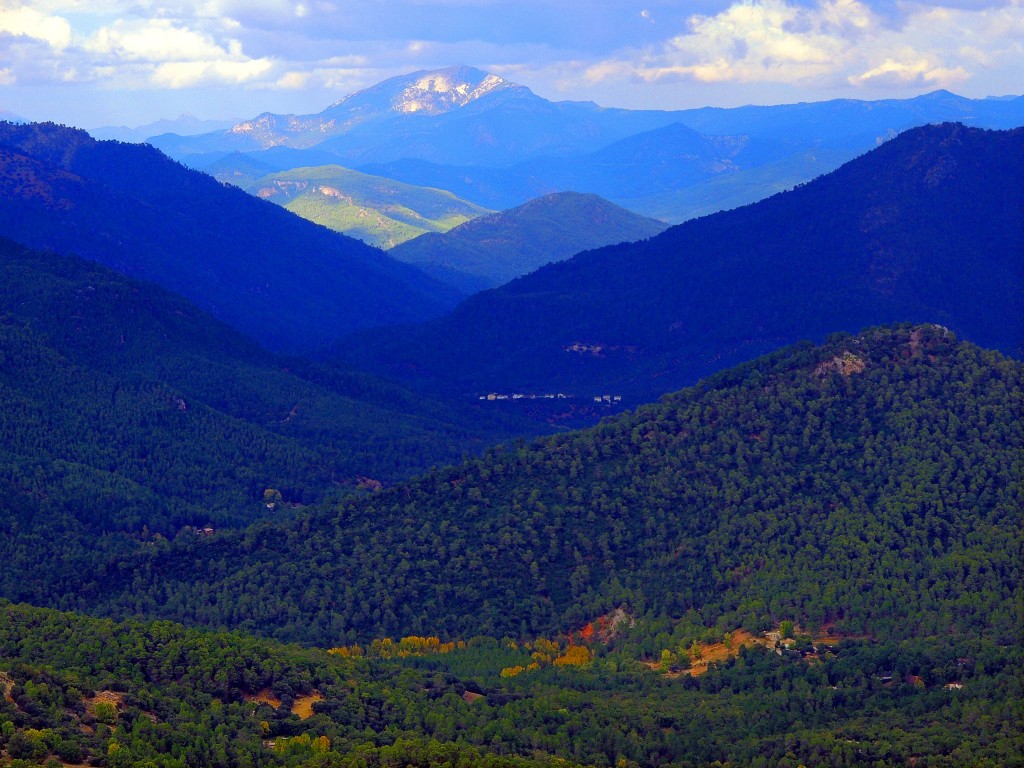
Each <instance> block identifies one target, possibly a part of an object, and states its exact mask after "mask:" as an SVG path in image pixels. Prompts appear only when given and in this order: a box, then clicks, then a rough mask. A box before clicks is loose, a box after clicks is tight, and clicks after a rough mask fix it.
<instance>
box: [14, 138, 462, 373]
mask: <svg viewBox="0 0 1024 768" xmlns="http://www.w3.org/2000/svg"><path fill="white" fill-rule="evenodd" d="M0 169H2V174H0V185H2V186H0V236H6V237H9V238H11V239H12V240H15V241H18V242H22V243H24V244H26V245H28V246H30V247H33V248H37V249H50V250H53V251H56V252H58V253H74V254H77V255H79V256H82V257H85V258H89V259H92V260H94V261H98V262H100V263H102V264H105V265H107V266H109V267H111V268H113V269H116V270H117V271H119V272H122V273H124V274H127V275H131V276H133V277H136V278H141V279H145V280H149V281H152V282H155V283H158V284H160V285H162V286H164V287H165V288H168V289H170V290H172V291H175V292H177V293H179V294H181V295H183V296H185V297H187V298H189V299H191V300H192V301H194V302H195V303H196V304H197V305H199V306H200V307H201V308H203V309H204V310H206V311H208V312H210V313H211V314H213V315H214V316H216V317H218V318H219V319H221V320H223V321H225V322H227V323H229V324H230V325H233V326H234V327H235V328H237V329H239V330H241V331H243V332H244V333H247V334H248V335H250V336H251V337H252V338H255V339H257V340H258V341H259V342H260V343H261V344H263V345H265V346H267V347H269V348H273V349H277V350H284V351H288V352H293V353H294V352H299V351H304V350H305V351H308V350H311V349H314V348H316V347H318V346H320V345H323V344H327V343H329V342H331V341H332V340H335V339H337V338H339V337H340V336H342V335H343V334H345V333H347V332H350V331H352V330H355V329H358V328H365V327H370V326H374V325H385V324H391V323H396V322H411V321H415V320H424V319H426V318H428V317H431V316H436V315H439V314H441V313H442V312H443V311H444V310H446V309H449V308H451V307H452V306H453V305H454V304H455V303H456V301H457V300H458V298H459V296H460V294H458V293H457V292H455V291H454V290H453V289H451V288H449V287H447V286H445V285H443V284H441V283H439V282H436V281H435V280H433V279H431V278H429V277H427V276H426V275H424V274H423V273H422V272H420V271H419V270H416V269H415V268H413V267H410V266H409V265H406V264H402V263H400V262H397V261H395V260H394V259H391V258H389V257H388V256H386V255H385V254H384V253H383V252H381V251H379V250H377V249H375V248H371V247H369V246H367V245H365V244H363V243H361V242H359V241H357V240H354V239H352V238H348V237H345V236H343V235H340V234H337V233H334V232H330V231H328V230H327V229H325V228H323V227H319V226H317V225H315V224H312V223H310V222H308V221H305V220H304V219H302V218H300V217H298V216H295V215H294V214H291V213H289V212H288V211H285V210H283V209H282V208H280V207H278V206H275V205H272V204H270V203H267V202H263V201H260V200H257V199H255V198H253V197H252V196H250V195H248V194H246V193H244V192H242V191H241V190H239V189H235V188H233V187H230V186H226V185H224V184H221V183H219V182H218V181H216V180H215V179H213V178H211V177H210V176H208V175H206V174H203V173H198V172H196V171H192V170H189V169H187V168H184V167H183V166H181V165H180V164H178V163H175V162H173V161H171V160H169V159H168V158H167V157H166V156H164V155H163V154H161V153H160V152H159V151H157V150H155V149H153V148H152V147H149V146H145V145H133V144H122V143H118V142H98V141H96V140H94V139H93V138H91V137H90V136H88V135H87V134H86V133H84V132H82V131H77V130H74V129H69V128H63V127H60V126H56V125H52V124H33V125H24V126H16V125H12V124H9V123H7V124H0Z"/></svg>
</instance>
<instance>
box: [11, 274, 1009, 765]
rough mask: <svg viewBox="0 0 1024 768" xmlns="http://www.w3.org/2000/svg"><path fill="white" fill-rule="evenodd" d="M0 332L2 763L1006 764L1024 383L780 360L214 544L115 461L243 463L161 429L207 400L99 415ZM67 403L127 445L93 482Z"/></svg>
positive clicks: (966, 371)
mask: <svg viewBox="0 0 1024 768" xmlns="http://www.w3.org/2000/svg"><path fill="white" fill-rule="evenodd" d="M66 266H67V267H68V268H69V269H70V268H72V267H74V266H75V264H74V263H68V264H67V265H66ZM12 306H13V305H12ZM40 316H45V313H40ZM0 329H2V331H3V333H4V336H3V338H4V340H5V342H4V343H5V346H4V349H5V354H10V355H11V357H10V358H9V359H14V357H15V356H16V357H17V359H18V360H19V365H18V366H7V367H5V369H4V376H5V379H4V381H5V383H7V386H6V387H5V388H4V390H3V391H4V392H5V396H6V397H8V398H9V402H8V403H7V405H6V406H5V408H4V414H5V419H6V421H5V423H6V424H8V425H9V426H8V428H7V429H6V432H5V435H6V438H5V440H6V442H5V450H6V451H8V452H9V456H10V457H11V458H10V459H9V460H7V461H5V463H4V466H5V471H6V472H8V473H10V475H11V477H10V478H9V479H8V484H7V486H6V487H7V488H8V489H14V490H13V491H12V490H9V491H8V492H7V494H6V496H5V497H4V499H3V500H2V502H0V503H2V504H3V506H4V512H5V514H4V515H3V518H2V519H3V525H4V530H3V536H2V537H0V544H2V546H0V563H2V564H3V565H4V568H3V569H2V574H3V576H2V579H0V586H2V588H3V593H2V594H3V595H5V596H6V597H7V598H8V599H9V600H13V601H25V602H30V603H33V604H35V605H36V606H46V607H30V606H28V605H25V604H18V603H17V602H7V601H6V600H5V601H0V694H2V696H0V747H2V750H3V751H2V752H0V762H6V763H8V764H10V765H12V766H18V767H19V768H23V767H24V766H30V765H31V766H34V765H49V766H51V768H52V766H56V765H65V766H79V765H93V766H99V767H103V766H110V767H111V768H116V767H118V766H147V767H150V766H157V767H163V766H167V767H168V768H171V767H175V768H176V767H178V766H182V767H184V766H218V767H219V766H224V767H225V768H227V766H246V767H248V766H310V767H314V766H315V767H317V768H333V767H334V766H345V767H348V766H353V767H356V766H358V767H360V768H362V767H371V766H373V767H376V766H382V767H383V766H388V767H389V768H390V767H392V766H394V767H398V766H407V765H408V766H438V768H440V767H441V766H470V765H473V766H476V765H484V766H527V765H543V766H565V767H568V766H601V767H602V768H603V767H605V766H607V767H609V768H610V767H611V766H615V768H634V767H636V768H639V766H727V765H729V766H791V768H798V766H800V765H804V766H807V767H808V768H810V766H907V765H913V766H916V767H920V766H962V765H972V766H993V767H994V766H1012V765H1021V764H1022V760H1021V754H1020V750H1019V745H1020V741H1021V736H1022V729H1021V718H1020V712H1021V705H1022V702H1024V693H1022V691H1021V675H1020V671H1021V668H1022V658H1021V654H1022V650H1021V649H1022V646H1021V643H1020V626H1021V599H1022V593H1021V581H1022V580H1021V573H1020V565H1021V558H1020V542H1021V540H1022V531H1021V524H1022V520H1021V510H1022V509H1024V420H1022V419H1021V415H1022V412H1024V365H1022V364H1021V363H1020V362H1017V361H1014V360H1011V359H1008V358H1005V357H1003V356H1002V355H1001V354H999V353H997V352H992V351H986V350H983V349H980V348H978V347H976V346H974V345H971V344H968V343H965V342H961V341H959V340H957V339H956V338H955V336H953V334H951V333H950V332H949V331H948V330H946V329H945V328H942V327H940V326H935V325H918V326H913V325H902V326H892V327H880V328H874V329H870V330H867V331H864V332H862V333H860V334H852V335H851V334H837V335H835V336H832V337H830V338H829V339H828V340H827V341H826V342H825V343H824V344H821V345H817V346H815V345H812V344H809V343H806V344H800V345H797V346H795V347H791V348H788V349H785V350H782V351H780V352H777V353H773V354H771V355H768V356H766V357H762V358H759V359H757V360H755V361H753V362H751V363H748V364H745V365H742V366H739V367H737V368H734V369H731V370H728V371H724V372H722V373H720V374H717V375H715V376H712V377H710V378H708V379H706V380H704V381H703V382H701V383H700V384H698V385H697V386H695V387H691V388H689V389H686V390H682V391H680V392H677V393H674V394H672V395H669V396H666V397H665V398H663V399H662V400H661V401H660V402H657V403H654V404H651V405H648V406H644V407H642V408H640V409H638V410H636V411H635V412H630V413H624V414H620V415H618V416H615V417H612V418H610V419H608V420H606V421H604V422H602V423H601V424H599V425H598V426H596V427H594V428H591V429H587V430H581V431H578V432H573V433H566V434H557V435H554V436H549V437H542V438H536V439H532V440H526V439H518V440H513V441H511V442H508V443H506V444H505V445H504V446H502V447H497V448H493V449H490V450H488V451H487V452H485V453H484V454H483V455H482V456H479V457H477V458H468V459H467V460H465V461H463V462H462V463H460V464H456V465H452V466H445V467H440V468H433V469H428V470H425V471H424V472H423V473H422V474H421V475H420V476H418V477H415V478H412V479H410V480H406V481H396V482H394V483H392V484H389V485H383V486H376V485H367V486H365V487H364V488H362V489H351V490H350V491H349V492H348V493H347V495H344V496H342V497H339V498H337V499H335V500H324V499H321V500H319V501H313V502H311V503H309V504H306V505H305V506H304V507H303V508H302V509H301V510H294V509H291V510H289V511H281V510H270V509H268V508H267V506H266V505H267V502H268V499H269V503H271V504H274V505H277V504H280V503H281V499H279V497H277V496H273V495H271V496H269V497H264V496H263V495H262V494H261V485H262V483H255V484H254V485H253V488H254V494H255V497H256V498H255V501H254V502H250V503H254V504H255V506H257V507H261V508H262V509H263V510H265V511H263V512H260V514H259V515H257V517H262V518H265V519H262V520H257V521H256V522H254V523H252V524H251V525H242V522H244V520H242V519H239V518H233V517H231V516H230V515H229V514H227V511H225V513H224V519H223V528H221V527H217V529H216V530H214V531H211V532H204V531H202V530H197V529H196V528H195V527H194V526H190V525H188V524H185V522H186V520H189V519H196V518H189V517H188V514H193V515H194V514H201V512H200V511H201V510H205V509H208V508H207V507H205V506H204V502H203V500H202V499H201V498H197V497H193V498H192V499H191V500H190V499H189V497H188V494H187V492H185V491H182V492H180V496H179V497H175V495H174V494H175V493H176V491H174V490H173V488H170V487H167V488H165V487H164V486H161V485H159V484H158V483H156V482H155V479H158V478H162V477H165V476H167V475H168V473H167V472H166V471H165V470H161V469H158V468H159V467H160V466H161V465H160V464H159V461H161V459H158V457H159V455H160V454H159V453H158V450H159V446H160V444H161V443H160V442H159V441H157V440H153V439H151V438H150V437H147V436H148V435H150V433H148V432H136V431H135V430H140V429H143V428H144V425H148V426H145V429H150V430H152V433H151V434H152V435H161V434H167V435H173V436H174V439H175V441H176V442H174V443H173V445H176V446H179V447H180V448H179V449H178V450H172V449H168V451H167V454H166V455H167V457H174V460H187V461H194V460H195V457H203V456H204V455H206V454H205V453H204V452H205V451H220V450H224V449H225V447H226V446H229V445H232V444H238V445H243V446H244V445H246V444H247V443H246V440H244V439H243V440H240V441H239V442H238V443H232V442H231V441H226V440H225V439H224V436H226V435H230V434H231V433H230V432H225V431H219V432H210V433H204V432H202V431H201V430H200V429H199V428H198V426H197V427H190V428H189V429H190V430H193V429H194V430H195V431H185V430H183V426H184V424H182V423H181V422H180V421H177V420H180V419H181V418H182V416H183V415H186V416H187V415H190V414H194V413H195V411H197V410H199V408H198V407H197V408H191V407H190V408H189V410H187V411H185V412H182V411H180V410H179V409H178V408H177V405H176V402H177V401H176V400H174V399H173V398H174V397H175V396H177V395H175V393H178V392H181V391H182V390H180V389H178V388H177V387H185V386H198V385H199V383H200V382H201V379H202V377H201V376H199V375H198V374H195V375H193V374H189V375H188V376H184V378H182V379H181V380H180V382H179V383H175V384H174V385H173V386H172V385H170V384H163V383H159V382H154V381H153V380H152V379H150V378H146V377H142V378H140V379H138V380H137V381H136V382H135V383H134V384H132V385H131V386H129V385H127V384H125V383H123V382H122V383H120V384H117V385H116V387H115V388H114V389H113V390H110V389H103V388H102V387H101V384H102V386H109V385H107V384H103V382H107V381H108V380H109V381H116V380H117V377H118V376H123V375H124V372H123V371H121V372H118V371H117V364H116V363H115V362H114V361H115V360H116V359H119V358H118V357H117V356H112V358H111V362H110V363H109V364H106V368H103V366H102V365H100V364H99V363H97V362H95V361H94V363H93V364H91V367H90V368H89V369H88V371H89V374H88V375H86V374H85V373H82V374H81V375H78V372H79V371H85V370H86V368H85V365H86V361H85V359H84V357H83V358H75V357H74V356H73V355H72V353H71V352H70V351H68V352H65V351H61V350H66V349H70V346H71V345H68V346H67V347H64V346H62V345H61V344H60V343H58V340H57V336H56V333H48V332H47V331H46V328H45V325H44V324H42V321H41V320H38V321H35V322H33V323H32V324H29V323H26V322H25V321H24V320H21V319H19V318H18V317H17V316H14V315H12V314H8V316H7V320H6V321H5V323H4V324H3V325H2V326H0ZM41 338H45V339H46V340H47V343H46V344H45V345H43V344H40V342H39V340H40V339H41ZM7 350H9V353H8V352H7ZM260 354H262V353H257V352H255V351H253V352H252V355H253V356H254V357H253V358H252V359H254V360H262V359H263V358H261V357H260ZM58 355H59V356H60V357H57V356H58ZM98 359H99V360H102V356H100V357H99V358H98ZM32 361H36V362H32ZM252 364H255V363H252ZM261 364H262V363H261ZM98 369H103V370H102V375H99V374H98V373H97V370H98ZM51 370H59V371H61V372H62V374H61V377H60V378H56V377H54V375H52V374H47V376H44V375H43V373H44V372H46V371H51ZM265 370H269V369H265ZM309 370H313V369H309ZM104 376H106V377H109V379H106V378H103V377H104ZM194 376H199V379H196V378H194ZM318 376H319V378H316V376H314V374H313V373H308V374H305V378H304V379H303V381H307V382H308V381H318V382H320V383H321V384H324V383H326V382H329V381H331V378H330V374H329V373H328V372H326V371H324V372H322V373H320V374H318ZM19 377H20V378H19ZM254 380H255V379H254ZM44 381H45V382H47V383H46V384H45V386H44V385H43V383H42V382H44ZM190 382H191V383H190ZM80 390H82V391H80ZM94 391H99V392H106V393H108V395H109V392H110V391H114V392H116V393H117V394H116V399H115V401H114V405H118V404H124V403H132V404H133V405H131V406H130V407H129V408H127V409H125V410H119V408H120V406H118V408H114V407H113V406H112V405H111V404H110V401H109V400H104V397H100V398H95V397H92V396H91V395H89V393H90V392H94ZM44 392H52V394H50V395H46V397H44V396H43V395H42V394H41V393H44ZM75 392H78V394H76V395H75V396H74V397H73V398H69V397H68V393H75ZM18 393H20V394H18ZM29 393H34V394H33V396H32V397H31V398H30V397H29V396H28V394H29ZM62 397H63V398H65V399H66V400H67V401H68V402H69V403H85V402H95V403H97V405H96V406H95V407H96V409H97V410H96V413H99V414H106V415H104V417H103V418H105V419H108V422H109V424H110V425H111V427H110V428H111V429H112V428H113V425H114V424H117V423H119V422H118V421H117V418H116V417H117V414H119V413H121V414H129V415H131V414H134V415H132V416H131V418H129V417H128V416H123V419H124V420H123V421H122V422H120V423H121V424H122V426H121V427H120V429H121V430H122V431H123V432H124V434H123V435H121V436H119V437H117V438H116V440H117V442H112V443H110V444H107V449H108V453H107V454H106V459H105V461H106V462H107V464H106V465H100V464H98V463H97V462H96V460H95V456H96V454H95V452H96V451H98V450H100V449H101V448H102V447H103V446H104V445H105V442H104V440H102V439H95V440H91V441H90V440H85V439H84V438H76V440H77V441H80V442H76V441H72V440H68V439H67V438H66V436H67V435H71V434H74V435H85V434H88V430H83V429H82V428H80V427H75V428H74V429H72V427H74V425H75V424H76V423H77V422H76V420H78V421H81V422H83V423H87V422H88V423H91V422H89V420H88V419H87V416H88V414H86V413H82V412H80V411H79V410H77V409H76V408H75V407H73V406H71V405H68V406H66V407H63V408H62V407H61V401H62ZM90 397H92V399H91V400H90ZM105 397H106V396H105ZM190 397H191V396H189V398H190ZM188 401H189V402H191V400H190V399H189V400H188ZM40 403H42V404H43V406H42V407H41V406H40V405H39V404H40ZM100 403H102V405H100ZM19 408H20V409H21V411H20V412H19V411H18V409H19ZM32 408H36V411H35V412H33V410H32ZM147 409H148V410H147ZM210 412H211V413H214V412H216V413H222V411H221V410H219V409H211V411H210ZM18 413H21V417H20V419H21V420H20V422H19V421H18V419H16V415H17V414H18ZM33 413H35V415H34V416H32V415H31V414H33ZM44 417H45V418H44ZM211 418H212V417H211ZM18 423H38V424H40V425H44V424H47V425H49V426H48V427H47V428H46V429H42V427H40V430H41V432H40V434H41V435H48V434H51V432H50V431H48V430H54V431H53V432H52V434H56V435H65V437H64V438H61V439H62V440H63V443H64V444H65V446H66V448H65V449H62V450H61V452H59V455H58V451H57V450H56V445H57V443H56V442H55V443H54V446H55V447H54V448H53V449H52V451H53V455H52V456H51V457H49V458H43V457H42V456H41V455H40V454H36V453H33V451H38V450H39V446H42V445H45V442H40V441H39V440H38V438H37V437H34V436H33V435H32V434H31V433H23V432H20V431H19V430H18V428H17V427H16V424H18ZM202 423H203V422H202V421H199V422H197V424H198V425H201V424H202ZM209 423H213V424H216V422H209ZM236 423H238V424H239V425H240V426H239V429H242V428H243V427H242V426H241V422H236ZM167 424H177V425H178V426H176V427H175V428H174V429H172V430H169V431H161V430H164V429H165V428H166V425H167ZM217 429H222V427H217ZM244 429H252V427H251V426H246V427H244ZM104 434H106V435H109V434H116V433H114V432H105V433H104ZM183 436H184V437H183ZM136 438H137V439H138V440H137V443H136V442H133V440H136ZM114 444H116V445H120V446H121V448H120V450H118V451H116V452H115V451H113V450H112V449H111V448H110V446H111V445H114ZM136 444H137V445H139V446H150V447H149V448H147V452H146V453H144V454H142V453H140V454H139V455H138V456H137V457H135V458H133V455H132V453H131V446H132V445H136ZM190 444H191V445H192V447H190V448H187V449H186V446H189V445H190ZM299 444H301V443H299ZM270 445H272V443H271V442H269V441H268V442H267V443H266V446H270ZM76 446H79V447H78V448H76ZM73 450H80V451H82V456H83V457H89V461H88V462H86V461H73V460H72V454H70V453H68V451H73ZM260 450H261V451H264V453H263V456H264V460H267V458H268V457H270V456H273V454H272V453H269V452H266V449H265V448H262V449H260ZM186 457H187V458H186ZM222 460H223V457H220V456H217V455H214V454H211V455H210V458H209V459H208V460H206V459H203V461H202V462H200V465H199V466H209V467H216V466H220V463H221V462H222ZM231 461H232V460H230V459H229V460H228V464H229V465H230V464H231ZM132 462H135V464H134V465H133V463H132ZM203 462H207V463H203ZM133 466H135V470H132V471H138V472H140V473H141V474H140V475H139V477H142V478H143V479H145V478H146V477H151V479H150V480H149V481H147V483H141V482H139V481H138V480H134V481H133V480H132V479H131V478H132V475H131V472H130V471H129V469H130V468H131V467H133ZM244 466H248V464H247V463H246V462H245V461H240V462H239V470H241V469H242V467H244ZM147 467H150V468H155V469H153V474H152V476H149V475H147V474H146V472H147V471H149V470H148V469H147ZM171 475H173V473H171ZM193 477H197V478H202V477H203V475H201V474H195V475H193ZM177 482H181V479H180V478H178V480H177ZM119 483H120V484H122V485H118V484H119ZM202 483H205V485H201V487H204V488H215V487H216V483H215V482H214V481H213V480H210V479H207V480H202ZM197 487H200V486H197ZM224 487H225V488H230V487H232V486H231V483H226V484H225V486H224ZM269 490H279V489H276V488H275V489H269ZM147 494H148V495H147ZM131 498H135V499H137V506H136V507H134V508H133V507H132V506H130V505H126V504H125V503H124V500H125V499H131ZM168 498H181V499H182V500H183V503H178V502H175V503H168V501H167V499H168ZM147 500H148V501H147ZM185 501H191V503H192V505H193V507H192V509H194V510H197V511H196V512H188V510H189V509H190V507H189V506H188V505H187V504H186V503H184V502H185ZM149 502H152V504H153V505H154V506H152V507H150V506H147V504H148V503H149ZM161 504H162V505H164V506H163V507H160V506H159V505H161ZM160 508H163V509H166V510H168V516H167V518H166V519H163V520H162V519H161V518H159V517H154V516H153V515H152V510H153V509H160ZM224 509H225V510H230V509H233V507H231V505H230V504H226V505H225V507H224ZM175 515H179V517H175ZM182 524H184V527H181V528H176V526H180V525H182ZM152 526H157V527H158V528H159V530H157V528H154V527H152ZM218 526H219V524H218ZM56 609H60V611H64V612H58V610H56ZM67 611H72V612H67ZM85 614H91V616H87V615H85ZM97 616H103V618H100V617H97Z"/></svg>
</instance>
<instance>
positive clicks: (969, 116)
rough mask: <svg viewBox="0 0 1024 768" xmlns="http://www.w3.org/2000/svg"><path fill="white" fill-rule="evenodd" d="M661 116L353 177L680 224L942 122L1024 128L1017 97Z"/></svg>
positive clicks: (1023, 106) (1022, 102)
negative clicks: (577, 199) (609, 135)
mask: <svg viewBox="0 0 1024 768" xmlns="http://www.w3.org/2000/svg"><path fill="white" fill-rule="evenodd" d="M668 114H671V115H672V122H671V124H667V125H664V126H660V127H657V128H655V129H652V130H650V131H646V132H643V133H639V134H636V135H633V136H630V137H627V138H624V139H621V140H619V141H617V142H614V143H612V144H609V145H607V146H605V147H602V148H601V149H599V150H596V151H591V152H579V153H576V154H572V155H568V156H562V157H550V158H543V159H533V160H526V161H523V162H521V163H518V164H516V165H514V166H511V167H506V168H500V169H496V168H490V167H479V166H476V167H473V166H467V165H466V164H457V165H456V166H447V165H442V164H438V163H428V162H425V161H423V160H421V159H418V158H414V159H402V160H397V161H393V162H389V163H377V162H375V163H371V164H367V165H365V166H360V169H361V170H364V171H366V172H367V173H376V174H380V175H383V176H390V177H392V178H396V179H401V180H403V181H406V182H409V183H411V184H421V185H425V186H435V187H441V188H443V189H448V190H450V191H452V192H454V193H455V194H457V195H459V196H461V197H465V198H466V199H469V200H474V201H475V202H478V203H480V204H481V205H486V206H489V207H492V208H507V207H511V206H514V205H518V204H519V203H521V202H523V201H525V200H528V199H530V198H532V197H536V196H538V195H542V194H546V193H548V192H553V191H559V190H575V191H580V192H593V193H596V194H599V195H601V196H602V197H606V198H607V199H609V200H611V201H612V202H615V203H618V204H619V205H622V206H625V207H627V208H629V209H630V210H634V211H638V212H641V213H644V214H645V215H648V216H654V217H657V218H660V219H663V220H666V221H671V222H681V221H684V220H686V219H689V218H693V217H695V216H699V215H704V214H707V213H713V212H715V211H719V210H724V209H728V208H734V207H737V206H739V205H745V204H747V203H752V202H756V201H757V200H761V199H763V198H765V197H768V196H770V195H772V194H774V193H776V192H781V191H783V190H785V189H789V188H790V187H792V186H793V185H795V184H797V183H801V182H805V181H809V180H810V179H813V178H815V177H816V176H819V175H821V174H823V173H827V172H828V171H831V170H833V169H835V168H837V167H839V166H840V165H841V164H842V163H844V162H846V161H848V160H851V159H853V158H854V157H856V156H857V155H860V154H862V153H864V152H867V151H868V150H870V149H873V148H874V147H875V146H877V145H878V144H879V143H881V142H882V141H884V140H886V139H888V138H891V137H892V136H894V135H896V134H897V133H899V132H901V131H903V130H906V129H907V128H911V127H914V126H919V125H924V124H927V123H933V122H944V121H958V122H964V123H966V124H968V125H975V126H979V127H984V128H1002V129H1006V128H1014V127H1017V126H1020V125H1024V97H1021V98H1015V99H1009V100H998V99H991V100H976V99H966V98H963V97H960V96H956V95H954V94H951V93H948V92H946V91H937V92H935V93H931V94H927V95H925V96H920V97H917V98H914V99H907V100H887V101H877V102H865V101H855V100H850V99H845V100H837V101H827V102H814V103H807V104H787V105H779V106H771V107H739V108H735V109H714V108H703V109H697V110H685V111H682V112H674V113H668Z"/></svg>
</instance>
